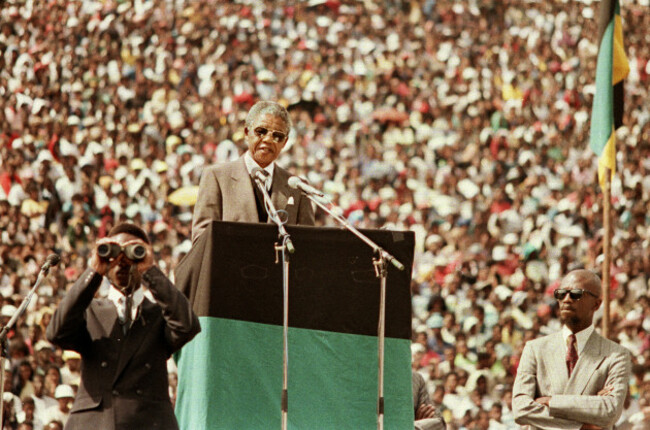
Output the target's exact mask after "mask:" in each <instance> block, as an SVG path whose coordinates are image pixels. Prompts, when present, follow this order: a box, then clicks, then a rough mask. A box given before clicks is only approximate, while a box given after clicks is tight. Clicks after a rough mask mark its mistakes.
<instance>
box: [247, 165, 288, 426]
mask: <svg viewBox="0 0 650 430" xmlns="http://www.w3.org/2000/svg"><path fill="white" fill-rule="evenodd" d="M254 179H255V182H256V183H257V186H258V187H259V188H260V190H261V191H262V195H263V196H264V208H265V209H266V213H267V214H268V216H269V219H270V220H271V221H273V222H274V223H275V224H276V225H277V226H278V231H279V237H280V239H281V240H282V243H281V244H278V243H277V242H276V243H275V246H274V249H275V263H276V264H277V263H278V262H279V258H278V253H279V252H280V251H281V252H282V299H283V305H282V308H283V309H282V398H281V402H280V407H281V413H282V427H281V428H282V430H287V423H288V418H289V390H288V386H289V254H293V252H294V251H295V248H294V247H293V243H292V242H291V237H290V236H289V233H287V230H286V229H285V228H284V223H285V222H286V219H285V221H282V220H281V219H280V215H279V213H278V211H277V210H276V209H275V206H274V205H273V202H272V201H271V197H270V196H269V193H268V191H266V187H265V186H264V182H262V181H261V180H260V179H259V178H257V176H256V177H255V178H254Z"/></svg>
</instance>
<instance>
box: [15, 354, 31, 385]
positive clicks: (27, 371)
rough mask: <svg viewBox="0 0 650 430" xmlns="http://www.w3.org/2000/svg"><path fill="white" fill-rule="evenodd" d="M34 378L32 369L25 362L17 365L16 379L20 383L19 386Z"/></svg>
mask: <svg viewBox="0 0 650 430" xmlns="http://www.w3.org/2000/svg"><path fill="white" fill-rule="evenodd" d="M33 376H34V368H33V367H32V365H31V364H30V363H29V361H27V360H23V361H21V362H20V364H19V365H18V378H19V380H20V381H21V385H24V384H25V382H26V381H31V380H32V377H33Z"/></svg>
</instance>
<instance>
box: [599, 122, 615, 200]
mask: <svg viewBox="0 0 650 430" xmlns="http://www.w3.org/2000/svg"><path fill="white" fill-rule="evenodd" d="M612 128H613V127H612ZM607 168H609V171H610V181H611V180H612V179H614V174H615V173H616V131H615V130H613V129H612V134H611V135H610V136H609V140H608V141H607V143H606V144H605V148H603V153H602V154H601V155H600V157H599V158H598V182H599V183H600V186H601V188H602V187H604V186H605V174H606V172H605V169H607Z"/></svg>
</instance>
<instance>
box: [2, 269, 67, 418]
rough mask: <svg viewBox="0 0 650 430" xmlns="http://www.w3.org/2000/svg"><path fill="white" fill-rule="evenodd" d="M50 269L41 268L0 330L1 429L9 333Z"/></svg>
mask: <svg viewBox="0 0 650 430" xmlns="http://www.w3.org/2000/svg"><path fill="white" fill-rule="evenodd" d="M57 264H58V262H57ZM50 267H51V265H49V264H47V263H46V264H45V265H44V266H43V267H42V268H41V271H40V272H39V273H38V277H37V278H36V282H35V283H34V286H33V287H32V289H31V290H30V291H29V293H28V294H27V296H25V298H24V299H23V301H22V303H21V304H20V307H19V308H18V309H17V310H16V312H14V314H13V315H12V316H11V319H10V320H9V322H8V323H7V325H5V326H4V327H2V330H0V367H2V369H0V392H1V393H2V408H0V427H2V428H4V392H5V390H4V389H5V362H6V359H7V357H8V355H9V348H8V342H7V333H9V330H10V329H11V328H12V327H13V325H14V324H15V323H16V320H18V318H20V316H21V315H22V314H23V313H25V309H27V306H28V305H29V302H30V301H31V300H32V296H33V295H34V293H35V292H36V290H37V289H38V287H39V286H40V285H41V282H43V279H45V277H46V276H47V274H48V272H49V271H50Z"/></svg>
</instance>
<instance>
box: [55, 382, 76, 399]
mask: <svg viewBox="0 0 650 430" xmlns="http://www.w3.org/2000/svg"><path fill="white" fill-rule="evenodd" d="M54 398H55V399H65V398H71V399H74V391H73V390H72V387H71V386H69V385H65V384H61V385H59V386H57V387H56V390H54Z"/></svg>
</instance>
